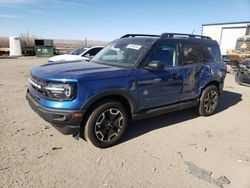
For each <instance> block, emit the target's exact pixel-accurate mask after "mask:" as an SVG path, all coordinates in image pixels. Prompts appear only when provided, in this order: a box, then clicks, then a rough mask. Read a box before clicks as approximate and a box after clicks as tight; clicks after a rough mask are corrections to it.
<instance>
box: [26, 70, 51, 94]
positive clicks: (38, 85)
mask: <svg viewBox="0 0 250 188" xmlns="http://www.w3.org/2000/svg"><path fill="white" fill-rule="evenodd" d="M29 79H30V85H31V87H32V88H33V89H34V90H35V91H37V92H38V93H40V94H42V95H43V96H45V97H47V96H48V95H47V93H46V92H45V91H44V90H43V88H44V87H45V86H46V85H47V82H46V81H44V80H42V79H40V78H39V77H37V76H35V75H34V74H31V75H30V78H29Z"/></svg>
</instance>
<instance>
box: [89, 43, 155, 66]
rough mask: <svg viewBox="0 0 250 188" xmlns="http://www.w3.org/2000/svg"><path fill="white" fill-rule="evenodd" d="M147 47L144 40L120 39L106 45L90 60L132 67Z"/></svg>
mask: <svg viewBox="0 0 250 188" xmlns="http://www.w3.org/2000/svg"><path fill="white" fill-rule="evenodd" d="M150 41H151V42H152V40H150ZM149 47H150V45H148V42H146V41H145V40H130V39H127V40H124V39H120V40H116V41H114V42H111V43H110V44H109V45H107V46H106V47H105V48H104V49H103V50H101V51H100V52H99V53H98V54H97V55H96V56H95V57H94V58H93V59H92V60H91V61H92V62H95V63H100V64H106V65H111V66H118V67H134V66H135V65H136V63H137V62H138V61H139V59H140V58H141V57H142V56H143V55H144V54H145V52H146V51H147V50H148V48H149Z"/></svg>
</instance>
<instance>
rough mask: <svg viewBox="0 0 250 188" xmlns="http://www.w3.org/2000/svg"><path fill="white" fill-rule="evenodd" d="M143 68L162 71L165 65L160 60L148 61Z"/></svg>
mask: <svg viewBox="0 0 250 188" xmlns="http://www.w3.org/2000/svg"><path fill="white" fill-rule="evenodd" d="M144 68H145V69H146V70H149V71H163V70H164V69H165V66H164V64H163V63H162V62H161V61H150V62H149V63H148V64H147V65H146V66H145V67H144Z"/></svg>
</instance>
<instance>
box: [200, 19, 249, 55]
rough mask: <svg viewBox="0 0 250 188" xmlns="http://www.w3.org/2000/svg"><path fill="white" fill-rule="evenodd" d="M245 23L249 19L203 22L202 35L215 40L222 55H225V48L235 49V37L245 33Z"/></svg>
mask: <svg viewBox="0 0 250 188" xmlns="http://www.w3.org/2000/svg"><path fill="white" fill-rule="evenodd" d="M247 25H250V21H247V22H231V23H214V24H203V25H202V35H205V36H210V37H211V38H212V39H214V40H217V42H218V43H219V45H220V48H221V53H222V55H225V54H226V53H227V50H232V49H235V45H236V41H237V38H239V37H241V36H244V35H245V34H246V28H247Z"/></svg>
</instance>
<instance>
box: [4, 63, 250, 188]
mask: <svg viewBox="0 0 250 188" xmlns="http://www.w3.org/2000/svg"><path fill="white" fill-rule="evenodd" d="M44 62H46V59H45V58H19V59H7V60H6V59H0V70H1V71H0V75H1V80H0V96H1V97H0V116H1V118H0V160H1V161H0V187H114V188H117V187H119V188H120V187H126V188H127V187H157V188H159V187H170V188H178V187H180V188H186V187H197V188H199V187H202V188H208V187H225V188H230V187H231V188H232V187H233V188H250V87H246V86H241V85H237V84H236V83H235V82H234V76H233V75H230V74H228V75H227V77H226V81H225V89H224V92H223V94H222V96H221V101H220V105H219V108H218V111H217V113H216V114H214V115H213V116H210V117H200V116H198V115H197V114H196V113H195V112H194V110H192V109H191V110H184V111H180V112H174V113H170V114H167V115H163V116H160V117H155V118H150V119H145V120H141V121H137V122H134V123H132V124H131V125H130V126H129V128H128V130H127V132H126V134H125V136H124V138H123V140H122V142H121V143H120V144H118V145H116V146H114V147H112V148H108V149H102V150H101V149H97V148H95V147H93V146H92V145H91V144H88V143H87V142H85V141H84V140H81V139H80V140H76V139H74V138H73V137H72V136H70V135H68V136H65V135H62V134H61V133H60V132H58V131H57V130H55V129H54V128H53V127H52V126H51V125H49V124H48V123H46V122H45V121H43V120H42V119H41V118H40V117H38V115H36V114H35V113H34V112H33V111H32V110H31V109H30V107H29V106H28V103H27V101H26V100H25V92H26V86H27V84H28V81H27V79H28V75H29V70H30V69H31V68H32V67H34V66H37V65H39V64H42V63H44Z"/></svg>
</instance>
